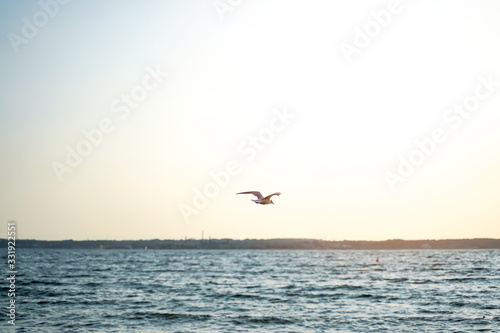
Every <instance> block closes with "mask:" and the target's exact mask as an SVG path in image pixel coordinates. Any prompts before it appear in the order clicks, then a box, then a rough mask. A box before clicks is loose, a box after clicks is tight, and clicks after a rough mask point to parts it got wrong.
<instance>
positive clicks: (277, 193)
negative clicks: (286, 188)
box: [264, 192, 281, 200]
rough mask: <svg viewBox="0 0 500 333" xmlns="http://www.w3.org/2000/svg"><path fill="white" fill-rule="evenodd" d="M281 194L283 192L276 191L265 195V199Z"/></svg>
mask: <svg viewBox="0 0 500 333" xmlns="http://www.w3.org/2000/svg"><path fill="white" fill-rule="evenodd" d="M280 194H281V192H276V193H273V194H270V195H268V196H267V197H265V198H264V200H265V199H271V197H272V196H273V195H280Z"/></svg>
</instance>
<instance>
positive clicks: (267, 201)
mask: <svg viewBox="0 0 500 333" xmlns="http://www.w3.org/2000/svg"><path fill="white" fill-rule="evenodd" d="M236 194H253V195H255V196H256V197H257V200H253V199H251V200H252V201H253V202H255V203H256V204H261V205H269V204H273V205H274V202H273V201H272V200H271V197H272V196H273V195H280V194H281V192H276V193H273V194H271V195H268V196H267V197H265V198H264V197H263V196H262V194H261V193H260V192H258V191H249V192H240V193H236Z"/></svg>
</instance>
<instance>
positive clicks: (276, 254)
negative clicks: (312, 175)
mask: <svg viewBox="0 0 500 333" xmlns="http://www.w3.org/2000/svg"><path fill="white" fill-rule="evenodd" d="M377 258H379V262H376V259H377ZM3 259H5V258H3ZM17 264H18V265H17V266H18V270H19V273H20V274H19V275H18V277H17V279H18V280H17V287H18V290H17V294H16V295H17V297H16V302H17V303H18V305H17V317H16V331H15V332H50V333H53V332H384V331H386V332H472V331H483V332H500V293H499V291H500V289H499V288H500V251H499V250H464V251H455V250H453V251H448V250H419V251H401V250H400V251H279V250H278V251H251V250H250V251H207V250H199V251H198V250H187V251H184V250H183V251H171V250H158V251H151V250H142V251H136V250H48V249H33V250H27V249H19V250H18V258H17ZM3 280H4V279H3ZM4 281H5V280H4ZM5 286H7V283H3V284H2V293H3V294H4V295H2V297H1V298H0V299H2V300H3V301H2V318H3V319H2V321H1V322H0V331H2V332H4V331H5V332H8V331H10V330H9V329H8V327H9V326H10V325H8V324H7V319H8V318H7V316H6V310H5V306H4V305H6V304H7V303H6V302H8V300H7V297H6V293H7V290H6V288H5ZM13 332H14V331H13Z"/></svg>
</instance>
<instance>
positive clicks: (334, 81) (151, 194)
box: [0, 0, 500, 240]
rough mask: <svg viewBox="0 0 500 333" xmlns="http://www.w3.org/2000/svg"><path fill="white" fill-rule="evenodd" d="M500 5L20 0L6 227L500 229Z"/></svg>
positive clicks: (5, 55) (157, 232) (89, 235)
mask: <svg viewBox="0 0 500 333" xmlns="http://www.w3.org/2000/svg"><path fill="white" fill-rule="evenodd" d="M499 10H500V3H499V2H498V1H494V0H474V1H472V0H469V1H466V0H462V1H459V0H453V1H452V0H442V1H430V0H418V1H410V0H400V1H397V0H389V1H381V0H380V1H379V0H377V1H367V0H360V1H350V2H346V1H340V0H338V1H337V0H328V1H327V0H308V1H299V0H265V1H264V0H254V1H244V0H241V1H236V0H232V1H230V0H215V1H213V0H204V1H200V0H199V1H181V0H176V1H174V0H171V1H153V0H150V1H141V2H139V1H117V0H116V1H106V2H102V1H95V0H91V1H78V0H73V1H63V0H59V1H56V0H41V1H22V2H13V1H10V2H7V1H3V2H2V3H1V4H0V33H1V35H2V38H1V39H0V52H1V54H2V57H1V59H2V61H1V62H0V73H1V75H0V154H1V156H2V160H1V163H0V221H1V222H0V224H2V225H4V227H2V230H0V237H3V238H5V237H6V235H7V222H8V221H12V220H15V221H17V237H18V238H21V239H28V238H29V239H44V240H63V239H74V240H86V239H92V240H95V239H119V240H123V239H154V238H159V239H183V238H185V237H187V238H196V239H198V238H201V237H202V233H203V235H204V237H205V238H208V237H211V238H234V239H246V238H259V239H260V238H315V239H325V240H385V239H395V238H402V239H443V238H483V237H487V238H500V204H499V203H500V172H499V170H500V131H499V130H498V128H499V125H500V112H499V107H500V62H499V61H498V59H500V44H499V43H498V41H499V40H500V38H499V37H500V21H499V20H498V17H497V15H496V13H498V12H499ZM242 191H261V192H262V193H263V194H264V195H267V194H271V193H275V192H281V195H280V196H275V197H273V201H274V203H275V204H274V205H256V204H254V203H253V202H252V201H250V199H253V197H252V196H251V195H235V193H238V192H242Z"/></svg>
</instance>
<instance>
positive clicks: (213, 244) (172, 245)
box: [0, 238, 500, 250]
mask: <svg viewBox="0 0 500 333" xmlns="http://www.w3.org/2000/svg"><path fill="white" fill-rule="evenodd" d="M0 246H1V247H2V248H6V247H7V239H5V238H0ZM16 247H17V248H19V249H23V248H25V249H26V248H31V249H33V248H35V249H36V248H38V249H130V250H134V249H148V250H187V249H189V250H199V249H203V250H205V249H206V250H418V249H424V250H425V249H435V250H439V249H441V250H450V249H452V250H459V249H463V250H472V249H500V239H492V238H476V239H441V240H403V239H391V240H385V241H347V240H346V241H326V240H318V239H297V238H278V239H245V240H234V239H183V240H167V239H166V240H160V239H151V240H80V241H74V240H58V241H47V240H36V239H17V240H16Z"/></svg>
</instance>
